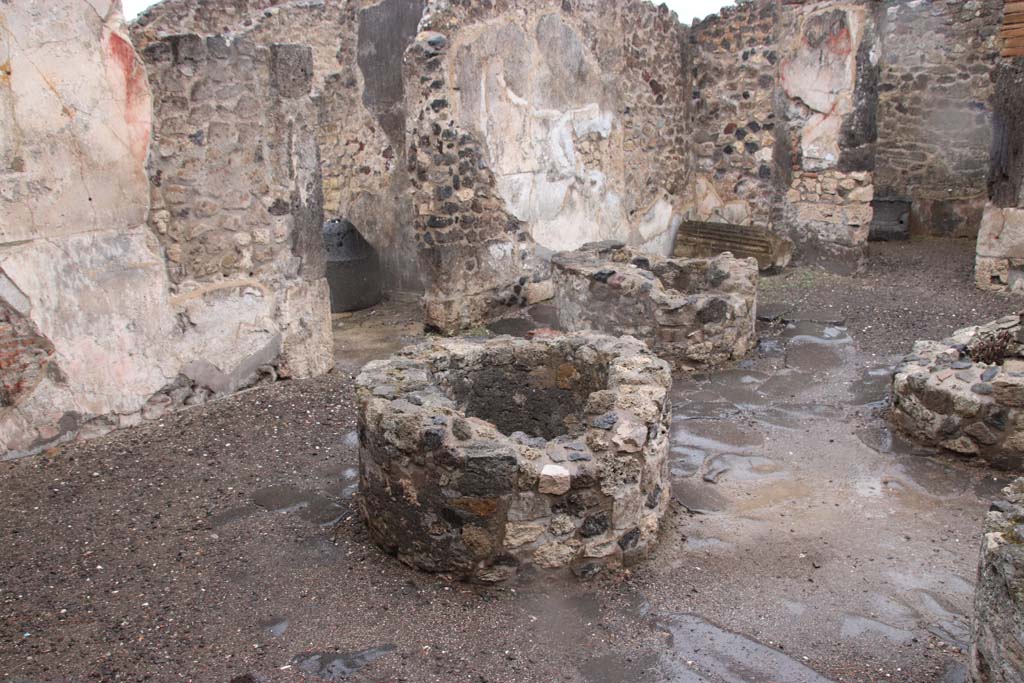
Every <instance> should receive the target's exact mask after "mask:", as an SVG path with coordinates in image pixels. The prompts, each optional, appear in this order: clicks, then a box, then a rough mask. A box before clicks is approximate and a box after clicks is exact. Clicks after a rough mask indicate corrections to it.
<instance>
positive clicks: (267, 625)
mask: <svg viewBox="0 0 1024 683" xmlns="http://www.w3.org/2000/svg"><path fill="white" fill-rule="evenodd" d="M260 629H261V630H263V631H266V632H267V633H268V634H270V635H271V636H273V637H275V638H280V637H281V636H283V635H284V632H285V631H287V630H288V620H287V619H270V620H269V621H264V622H263V623H261V624H260Z"/></svg>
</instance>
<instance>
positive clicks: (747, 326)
mask: <svg viewBox="0 0 1024 683" xmlns="http://www.w3.org/2000/svg"><path fill="white" fill-rule="evenodd" d="M552 265H553V272H554V283H555V300H554V301H555V306H556V307H557V309H558V316H559V322H560V323H561V325H562V327H563V328H564V329H568V330H573V331H578V330H597V331H600V332H607V333H614V334H629V335H633V336H635V337H637V338H639V339H643V340H644V341H646V342H647V344H648V345H649V346H650V347H651V348H652V349H653V350H655V352H656V353H658V354H659V355H662V356H663V357H665V358H667V359H670V360H672V361H674V362H675V363H676V364H677V365H679V366H680V367H682V368H686V369H688V368H694V367H698V366H701V365H708V364H715V363H722V362H725V361H728V360H734V359H738V358H742V357H743V356H744V355H746V353H747V352H748V351H749V350H750V349H751V348H752V346H753V345H754V341H755V335H754V315H755V307H756V301H757V261H756V260H755V259H753V258H747V259H737V258H734V257H733V256H732V254H729V253H725V254H721V255H719V256H716V257H714V258H707V259H663V258H658V257H654V256H646V255H640V254H637V253H635V252H633V251H631V250H629V249H627V248H624V247H623V246H622V245H621V244H620V243H615V242H599V243H595V244H590V245H584V247H583V248H581V249H579V250H578V251H568V252H560V253H558V254H556V255H555V256H554V257H553V258H552Z"/></svg>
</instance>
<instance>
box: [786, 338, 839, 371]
mask: <svg viewBox="0 0 1024 683" xmlns="http://www.w3.org/2000/svg"><path fill="white" fill-rule="evenodd" d="M842 364H843V357H842V354H841V353H840V351H839V349H837V348H834V347H832V346H825V345H824V344H818V343H816V342H809V343H803V342H796V341H795V340H794V341H793V342H792V343H790V345H789V346H788V347H786V367H789V368H796V369H799V370H804V371H807V372H813V373H822V372H828V371H830V370H835V369H837V368H839V366H841V365H842Z"/></svg>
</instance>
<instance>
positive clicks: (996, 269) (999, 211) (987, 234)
mask: <svg viewBox="0 0 1024 683" xmlns="http://www.w3.org/2000/svg"><path fill="white" fill-rule="evenodd" d="M993 116H994V126H993V128H994V136H993V141H992V158H991V168H990V171H989V189H988V195H989V201H988V204H987V205H986V206H985V214H984V217H983V218H982V222H981V231H980V232H979V233H978V255H977V259H976V261H975V270H974V275H975V283H976V284H977V285H978V287H980V288H982V289H990V290H994V291H1009V292H1019V293H1024V58H1020V57H1018V58H1016V59H1006V60H1003V61H1002V62H1001V63H1000V64H999V67H998V68H997V70H996V82H995V99H994V103H993Z"/></svg>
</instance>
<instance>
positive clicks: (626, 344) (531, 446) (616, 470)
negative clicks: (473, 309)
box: [357, 334, 672, 582]
mask: <svg viewBox="0 0 1024 683" xmlns="http://www.w3.org/2000/svg"><path fill="white" fill-rule="evenodd" d="M671 383H672V377H671V373H670V370H669V366H668V364H667V363H665V362H664V361H662V360H660V359H658V358H657V357H655V356H654V355H653V354H651V353H650V352H649V351H648V350H647V348H646V347H645V346H644V345H643V344H642V343H640V342H638V341H637V340H635V339H630V338H628V337H627V338H622V339H617V338H613V337H606V336H603V335H595V334H589V335H571V336H567V337H561V336H559V337H548V338H541V339H537V340H533V341H526V340H519V339H512V338H510V337H500V338H498V339H494V340H490V341H471V340H446V341H437V342H432V343H426V344H422V345H419V346H415V347H412V348H410V349H407V350H405V351H403V352H402V353H400V354H398V355H396V356H394V357H392V358H391V359H389V360H384V361H375V362H373V363H370V364H369V365H367V366H366V368H365V369H364V370H363V372H362V374H360V376H359V378H358V379H357V391H358V410H359V441H360V449H359V490H360V506H361V509H362V513H363V516H364V517H365V519H366V521H367V525H368V527H369V530H370V536H371V538H372V539H373V540H374V542H375V543H377V544H378V545H379V546H381V548H383V549H384V550H385V551H386V552H388V553H391V554H395V555H397V556H398V558H399V559H400V560H402V561H403V562H405V563H406V564H409V565H411V566H414V567H418V568H419V569H423V570H426V571H432V572H445V573H450V574H453V575H456V576H458V577H460V578H463V579H471V580H475V581H482V582H496V581H502V580H505V579H508V578H511V577H512V576H514V575H515V574H516V573H517V572H518V571H519V569H520V568H521V567H523V566H526V565H534V566H537V567H541V568H544V569H560V568H571V569H572V571H573V572H575V573H576V574H577V575H579V576H583V577H589V576H592V575H594V574H596V573H598V572H599V571H601V569H602V568H604V567H607V566H618V565H621V564H622V563H623V562H624V561H627V560H630V559H632V558H634V557H636V556H638V555H640V554H642V553H643V552H644V551H645V550H646V549H647V548H649V547H650V545H651V544H652V543H653V542H654V541H655V539H656V537H657V532H658V525H659V520H660V519H661V517H662V515H663V514H664V513H665V511H666V510H667V508H668V501H669V488H668V484H667V482H668V472H667V467H668V464H667V463H668V460H667V458H668V430H669V424H670V422H671V402H670V399H669V398H668V389H669V387H670V386H671Z"/></svg>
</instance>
